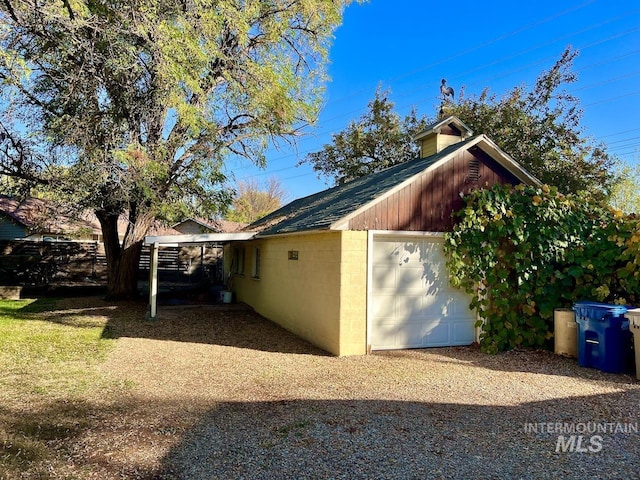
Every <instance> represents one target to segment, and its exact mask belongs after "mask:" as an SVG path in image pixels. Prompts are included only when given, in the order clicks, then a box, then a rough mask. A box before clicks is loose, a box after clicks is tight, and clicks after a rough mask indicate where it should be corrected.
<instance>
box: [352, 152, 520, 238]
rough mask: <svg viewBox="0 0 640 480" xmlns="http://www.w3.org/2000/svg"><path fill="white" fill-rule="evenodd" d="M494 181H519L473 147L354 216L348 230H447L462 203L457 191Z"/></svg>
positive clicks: (489, 183)
mask: <svg viewBox="0 0 640 480" xmlns="http://www.w3.org/2000/svg"><path fill="white" fill-rule="evenodd" d="M474 162H475V164H476V166H477V169H476V168H474V165H473V164H474ZM476 172H477V173H476ZM496 183H503V184H504V183H510V184H516V183H520V182H519V181H518V180H517V179H516V177H515V176H513V175H512V174H510V173H509V172H508V171H507V170H505V169H504V168H503V167H502V166H500V165H499V164H498V163H497V162H496V161H495V160H493V159H492V158H491V157H490V156H489V155H487V154H486V153H484V152H483V151H482V150H480V149H478V148H472V149H470V150H469V151H463V152H461V153H460V154H458V155H456V156H455V157H454V158H452V159H451V160H449V161H447V162H445V163H444V164H443V165H441V166H439V167H438V168H436V169H433V170H431V171H429V172H427V173H423V174H421V175H419V176H417V177H416V178H415V179H414V180H413V182H411V183H410V184H409V185H407V186H405V187H404V188H402V189H401V190H399V191H397V192H395V193H394V194H392V195H391V196H388V197H385V198H384V199H382V200H381V201H379V202H377V203H375V204H374V205H372V206H371V207H370V208H368V209H367V210H365V211H364V212H361V213H360V214H358V215H357V216H355V217H353V218H352V219H351V220H350V221H349V230H409V231H428V232H445V231H449V230H451V228H452V227H453V218H452V217H451V214H452V212H454V211H457V210H459V209H460V208H462V206H463V201H462V198H461V197H460V193H461V192H462V193H465V194H466V193H469V192H470V191H471V190H472V189H474V188H479V187H491V186H493V185H494V184H496Z"/></svg>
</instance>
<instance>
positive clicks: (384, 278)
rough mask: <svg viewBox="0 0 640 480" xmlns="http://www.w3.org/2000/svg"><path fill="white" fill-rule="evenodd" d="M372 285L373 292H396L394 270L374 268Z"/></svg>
mask: <svg viewBox="0 0 640 480" xmlns="http://www.w3.org/2000/svg"><path fill="white" fill-rule="evenodd" d="M372 275H373V285H374V292H382V291H384V290H391V291H394V292H395V290H396V283H397V281H396V272H395V271H394V270H389V269H388V268H387V267H384V266H382V267H381V266H375V265H374V267H373V272H372Z"/></svg>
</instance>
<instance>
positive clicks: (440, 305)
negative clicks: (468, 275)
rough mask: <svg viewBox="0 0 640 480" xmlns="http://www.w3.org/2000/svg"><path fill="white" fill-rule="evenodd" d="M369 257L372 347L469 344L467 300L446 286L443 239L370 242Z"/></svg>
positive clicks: (470, 326) (472, 330)
mask: <svg viewBox="0 0 640 480" xmlns="http://www.w3.org/2000/svg"><path fill="white" fill-rule="evenodd" d="M372 259H373V265H372V273H373V278H372V283H373V284H372V286H371V289H370V291H371V294H372V301H371V302H370V305H371V307H372V312H371V323H370V327H371V338H370V339H371V346H372V348H373V349H391V348H421V347H430V346H447V345H469V344H471V343H473V341H474V340H475V327H474V323H475V314H474V312H473V311H471V310H470V309H469V308H468V306H469V303H470V297H469V296H468V295H466V294H465V293H464V292H462V291H460V290H457V289H455V288H453V287H451V285H450V284H449V279H448V275H447V272H446V262H445V257H444V253H443V251H442V240H441V239H424V238H407V237H378V238H374V242H373V253H372Z"/></svg>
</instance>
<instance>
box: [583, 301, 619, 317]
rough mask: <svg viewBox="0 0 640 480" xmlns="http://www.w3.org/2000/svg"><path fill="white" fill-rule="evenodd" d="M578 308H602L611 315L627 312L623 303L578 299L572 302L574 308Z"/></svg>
mask: <svg viewBox="0 0 640 480" xmlns="http://www.w3.org/2000/svg"><path fill="white" fill-rule="evenodd" d="M578 308H594V309H598V310H603V311H605V313H611V314H612V315H624V314H625V313H627V307H625V306H624V305H615V304H613V303H602V302H590V301H580V302H576V303H574V304H573V309H574V310H576V309H578Z"/></svg>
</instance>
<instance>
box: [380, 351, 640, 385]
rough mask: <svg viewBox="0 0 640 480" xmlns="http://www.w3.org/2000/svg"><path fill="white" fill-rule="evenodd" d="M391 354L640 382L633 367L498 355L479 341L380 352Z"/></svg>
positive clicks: (547, 355)
mask: <svg viewBox="0 0 640 480" xmlns="http://www.w3.org/2000/svg"><path fill="white" fill-rule="evenodd" d="M375 355H384V356H388V357H390V358H398V359H400V358H407V359H412V360H416V361H424V362H429V363H433V362H439V363H451V364H465V365H474V366H476V367H478V368H486V369H489V370H496V371H500V372H527V373H535V374H541V375H560V376H567V377H574V378H584V379H585V380H602V381H607V382H612V383H620V384H629V383H634V382H637V381H638V380H636V376H635V374H634V373H633V372H632V371H627V372H622V373H605V372H602V371H600V370H598V369H594V368H585V367H580V366H579V365H578V360H577V359H575V358H568V357H563V356H560V355H556V354H554V353H553V352H550V351H546V350H512V351H509V352H502V353H498V354H496V355H488V354H486V353H482V352H481V351H480V348H479V347H478V346H477V345H474V346H470V347H438V348H427V349H421V350H388V351H384V352H376V353H375Z"/></svg>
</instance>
